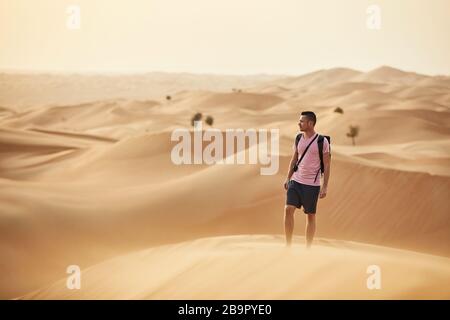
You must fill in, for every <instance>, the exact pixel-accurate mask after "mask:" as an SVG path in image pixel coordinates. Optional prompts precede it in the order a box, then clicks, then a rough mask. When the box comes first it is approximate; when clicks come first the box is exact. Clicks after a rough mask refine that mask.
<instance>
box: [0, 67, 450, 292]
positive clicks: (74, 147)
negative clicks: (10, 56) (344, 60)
mask: <svg viewBox="0 0 450 320" xmlns="http://www.w3.org/2000/svg"><path fill="white" fill-rule="evenodd" d="M85 77H87V78H84V77H83V76H81V75H71V76H66V77H65V76H62V75H52V76H48V75H5V74H3V75H2V76H1V77H0V80H1V81H0V88H1V89H2V90H0V103H2V105H3V106H2V108H1V109H0V239H1V241H0V260H1V261H2V262H3V261H6V262H5V263H3V264H1V265H0V287H1V289H2V290H0V298H14V297H18V296H25V297H26V298H52V297H58V298H80V297H88V298H101V297H105V298H143V297H145V298H166V297H176V298H177V297H187V298H190V297H191V298H200V297H205V298H221V297H225V298H227V297H236V298H247V297H249V298H257V297H260V298H265V297H268V298H269V297H271V298H287V299H294V298H333V297H342V298H355V297H356V298H421V297H430V298H431V297H435V298H448V297H449V290H448V288H445V287H444V288H442V286H440V285H439V284H442V283H446V282H445V279H446V278H448V272H449V269H448V268H449V262H448V257H449V256H450V251H449V248H450V246H449V244H450V218H449V215H448V212H449V210H448V209H449V206H448V194H449V193H448V192H449V190H450V178H449V176H450V167H449V159H450V140H449V134H450V127H449V123H450V121H449V120H450V110H449V109H450V86H449V85H448V81H447V80H448V79H447V77H429V76H425V75H417V74H413V73H407V72H404V71H401V70H395V69H392V68H387V67H382V68H379V69H376V70H374V71H371V72H368V73H361V72H358V71H354V70H349V69H343V68H336V69H331V70H321V71H318V72H316V73H312V74H309V75H305V76H300V77H283V78H274V77H260V78H258V77H250V78H246V79H241V80H239V81H240V82H239V81H238V80H237V79H238V78H235V77H228V76H225V77H224V78H223V79H222V78H221V77H220V76H208V75H184V76H183V77H182V78H181V79H180V80H179V82H176V81H175V80H174V79H176V77H177V76H176V75H174V76H170V75H158V76H155V78H154V79H151V78H152V77H151V75H143V76H141V77H140V76H133V77H131V76H123V78H120V77H119V76H115V77H100V76H96V75H91V76H85ZM161 77H162V78H161ZM383 79H386V81H384V80H383ZM81 80H83V81H84V80H86V81H87V82H86V83H87V84H91V85H92V88H89V89H87V88H86V87H85V86H86V84H82V83H80V81H81ZM171 80H173V81H175V82H171ZM235 80H236V82H234V81H235ZM275 80H276V81H275ZM37 81H39V83H37ZM221 81H222V82H221ZM94 82H95V84H94ZM112 82H114V84H111V83H112ZM191 82H192V83H191ZM61 83H63V84H64V83H65V84H68V87H69V88H71V90H76V92H77V93H78V94H77V97H76V98H75V97H73V95H71V96H70V97H63V96H62V95H63V93H64V92H65V91H64V90H66V89H64V90H62V89H61V88H60V85H59V84H61ZM83 83H84V82H83ZM155 83H157V84H158V85H157V87H156V89H151V90H150V89H149V92H144V91H145V90H143V89H144V88H145V86H147V85H149V84H155ZM69 84H70V85H69ZM243 84H247V85H248V87H247V88H245V89H243V90H242V91H241V92H236V91H235V92H232V90H231V88H239V89H242V88H243V86H241V85H243ZM135 87H138V88H139V89H136V90H135V89H133V88H135ZM5 88H6V89H8V90H9V89H11V90H12V91H5V90H3V89H5ZM49 88H50V89H49ZM58 88H59V89H58ZM74 88H77V89H74ZM212 88H220V90H217V91H214V90H212ZM21 90H22V91H21ZM127 90H130V92H128V91H127ZM19 92H22V93H21V95H20V96H22V95H23V99H19V100H18V101H15V102H14V103H10V104H8V103H5V102H11V101H12V100H13V99H12V97H14V96H16V97H17V96H19ZM126 92H128V93H127V94H123V95H122V93H126ZM158 92H159V93H158ZM163 92H165V94H163ZM167 92H170V94H171V99H170V100H169V99H166V98H165V95H166V94H167ZM25 93H26V94H25ZM155 93H158V94H155ZM338 106H339V107H341V108H342V109H343V110H344V113H343V114H340V113H336V112H334V110H335V108H336V107H338ZM305 109H311V110H313V111H314V112H316V114H317V115H318V118H319V122H318V124H317V127H316V129H317V131H318V132H320V133H324V134H328V135H331V137H332V154H333V157H332V159H333V160H332V169H331V170H332V176H331V180H330V186H329V194H328V195H327V198H325V199H323V200H320V201H319V214H318V216H317V219H318V230H317V234H318V236H319V237H322V240H321V241H319V242H318V246H317V248H316V249H317V250H314V251H313V252H311V253H308V255H309V256H310V257H312V260H311V264H309V265H307V266H305V269H303V270H301V273H299V274H296V273H294V281H293V282H291V283H289V281H287V279H288V278H287V275H288V274H290V272H294V271H295V270H294V269H291V268H293V267H294V266H296V265H300V266H302V265H304V260H305V258H306V253H305V252H304V251H302V250H301V248H300V247H298V248H294V250H293V252H294V253H293V254H288V255H286V253H285V252H283V251H282V250H281V248H279V245H281V244H282V239H281V238H280V237H279V236H270V235H279V234H281V233H282V232H283V224H282V223H283V222H282V220H283V205H284V198H285V193H284V190H283V188H282V183H283V181H284V178H285V174H286V173H285V172H286V168H287V166H288V162H289V159H290V156H291V153H292V143H293V139H294V137H295V135H296V133H297V131H298V128H297V125H296V123H297V119H298V116H299V112H300V111H302V110H305ZM196 112H201V113H203V116H207V115H210V116H213V117H214V124H213V127H214V128H217V129H221V130H224V129H228V128H243V129H248V128H255V129H258V128H265V129H270V128H276V129H279V133H280V150H279V151H280V157H279V170H278V173H277V174H276V175H272V176H262V175H261V174H260V168H261V165H260V164H257V165H253V164H245V165H214V166H208V165H205V164H199V165H182V166H177V165H175V164H174V163H173V162H172V161H171V159H170V153H171V150H172V147H173V146H174V145H175V143H176V142H172V141H171V139H170V138H171V132H172V130H174V129H176V128H189V129H192V127H191V117H192V116H193V115H194V114H195V113H196ZM349 125H358V126H359V127H360V133H359V135H358V136H357V137H356V139H355V141H356V145H355V146H352V140H351V139H350V138H349V137H347V135H346V134H347V132H348V127H349ZM205 128H208V126H207V125H205V124H204V129H205ZM296 217H297V220H296V231H295V232H296V234H297V235H298V234H300V235H301V234H303V229H304V217H303V214H302V213H301V212H300V211H299V214H298V215H296ZM239 234H241V235H249V234H253V235H255V234H265V235H266V236H235V235H239ZM230 235H233V237H227V236H230ZM216 236H223V237H219V238H206V239H201V240H198V241H196V239H199V238H201V237H216ZM325 238H326V239H330V240H325ZM183 241H188V242H183ZM300 241H301V239H300V238H298V242H300ZM353 241H357V242H358V243H353ZM179 242H183V243H179ZM177 243H178V244H177ZM363 243H366V244H363ZM367 243H370V244H372V245H377V246H383V247H374V246H372V245H368V244H367ZM167 244H170V245H167ZM161 245H166V246H162V247H161ZM236 248H237V249H236ZM394 248H396V249H394ZM296 249H298V250H296ZM400 249H401V250H400ZM142 250H144V251H142ZM214 250H217V251H216V253H214ZM402 250H403V251H402ZM404 250H410V251H404ZM411 251H416V252H411ZM418 252H420V253H418ZM438 256H441V257H438ZM349 257H351V261H349V260H348V259H350V258H349ZM113 258H114V259H115V260H109V259H113ZM378 258H379V259H380V261H381V262H380V264H384V265H385V266H386V268H387V270H389V271H386V281H387V282H386V284H387V285H388V287H386V291H384V290H383V292H379V293H376V292H374V291H368V290H367V288H366V287H364V286H362V287H361V283H363V284H364V283H365V282H364V281H365V279H366V276H367V275H366V274H365V268H366V267H367V266H366V265H367V264H368V263H369V262H370V261H372V260H376V259H378ZM157 259H160V260H159V262H158V263H156V262H155V260H157ZM227 259H229V260H227ZM242 259H249V262H248V265H247V264H246V265H243V266H240V265H239V264H238V261H242ZM174 261H176V262H177V264H175V265H174V263H173V262H174ZM221 261H225V262H224V263H225V264H224V265H222V264H221ZM288 262H293V263H288ZM370 263H372V262H370ZM70 264H78V265H80V266H81V267H82V268H83V269H86V270H85V271H84V272H83V274H85V275H86V279H88V280H89V281H88V282H87V283H86V286H87V287H86V291H80V292H67V291H61V285H62V284H63V282H57V283H55V281H57V280H58V279H62V278H64V277H65V270H66V267H67V266H68V265H70ZM261 265H264V266H266V267H267V268H266V269H261V268H260V267H259V266H261ZM167 266H170V267H167ZM332 266H336V268H335V269H333V268H331V267H332ZM166 267H167V268H166ZM224 267H226V268H225V269H222V268H224ZM241 267H242V268H241ZM116 268H117V269H116ZM127 268H130V269H129V270H132V269H134V268H135V269H136V270H137V271H136V273H135V278H133V277H130V278H127V279H123V278H121V276H117V277H116V278H114V277H113V281H112V282H110V279H111V277H112V276H111V275H110V274H109V273H108V272H109V271H107V270H116V271H117V273H118V274H130V273H131V274H133V273H132V272H129V271H127ZM255 268H256V270H258V271H257V272H256V273H252V270H254V269H255ZM361 268H362V269H361ZM383 268H384V267H383ZM404 268H407V270H408V271H409V270H411V275H412V279H413V280H411V279H410V280H404V278H399V277H398V276H397V275H398V274H403V273H404V272H401V270H403V269H404ZM147 269H148V270H153V271H152V272H149V273H148V275H147V274H146V277H147V278H146V279H148V280H149V281H140V280H139V279H141V277H142V273H143V272H144V271H143V270H147ZM208 270H210V271H208ZM222 270H232V271H234V273H230V275H229V276H228V275H226V276H224V277H223V278H218V279H216V280H215V281H216V282H214V280H213V277H214V275H217V273H219V272H222ZM324 270H335V271H330V272H329V273H328V272H327V273H326V275H325V276H324V277H325V278H323V279H324V280H320V281H314V279H315V278H317V276H316V275H317V274H319V273H320V274H323V273H325V271H324ZM361 270H362V271H361ZM103 271H105V274H104V276H102V274H103ZM157 271H158V272H157ZM358 272H362V273H361V274H360V276H356V274H358ZM178 274H181V275H185V277H180V276H178ZM200 274H202V275H204V278H205V279H206V280H205V283H203V282H200V283H199V282H198V279H201V278H200V277H199V275H200ZM233 274H234V275H236V278H235V277H233ZM424 275H432V276H430V277H428V278H425V277H424ZM246 277H247V278H248V281H240V280H242V279H243V278H246ZM321 277H322V276H321ZM196 278H197V280H195V279H196ZM182 279H185V280H182ZM239 279H240V280H239ZM261 279H271V280H270V281H268V282H262V281H260V280H261ZM238 280H239V281H238ZM278 280H280V281H278ZM325 280H326V281H325ZM125 281H126V282H128V281H131V283H132V284H133V285H130V286H129V287H126V282H125ZM183 281H185V282H183ZM206 281H207V282H206ZM52 283H55V284H53V285H52ZM128 283H130V282H128ZM177 283H178V284H180V286H179V288H180V289H179V290H176V287H177ZM207 283H208V284H207ZM347 283H348V286H347V285H346V284H347ZM214 284H216V285H220V286H223V287H224V288H225V290H224V291H223V292H222V293H217V292H215V291H214V290H213V288H214V287H213V285H214ZM342 284H345V285H344V288H345V289H347V291H345V292H340V291H339V290H337V289H336V288H338V286H341V285H342ZM233 285H235V287H236V291H234V292H232V291H231V290H232V286H233ZM266 286H270V287H271V288H277V289H276V290H275V291H270V292H272V294H273V295H272V296H266V295H265V292H268V291H267V290H264V288H266ZM299 287H300V288H306V289H305V290H298V288H299ZM40 288H41V289H40ZM42 288H46V289H42ZM181 288H183V290H184V291H183V290H181ZM255 288H257V290H253V291H249V290H250V289H255ZM36 290H38V291H36ZM33 291H35V293H33V294H31V295H26V294H27V293H30V292H33ZM255 291H258V293H255ZM186 292H188V293H189V296H183V294H184V293H186ZM249 292H252V294H253V293H254V294H255V295H253V296H250V293H249ZM425 292H426V294H425ZM209 293H210V294H211V295H209V296H207V294H209ZM233 294H235V295H236V296H233Z"/></svg>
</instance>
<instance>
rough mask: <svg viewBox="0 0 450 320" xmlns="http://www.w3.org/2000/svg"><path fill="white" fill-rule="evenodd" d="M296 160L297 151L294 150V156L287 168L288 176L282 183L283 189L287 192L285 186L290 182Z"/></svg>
mask: <svg viewBox="0 0 450 320" xmlns="http://www.w3.org/2000/svg"><path fill="white" fill-rule="evenodd" d="M297 160H298V151H297V150H295V152H294V154H293V155H292V158H291V161H290V162H289V168H288V174H287V177H286V181H285V182H284V188H285V189H286V190H287V184H288V183H289V181H290V180H291V177H292V175H293V174H294V165H295V164H297Z"/></svg>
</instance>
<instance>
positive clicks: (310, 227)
mask: <svg viewBox="0 0 450 320" xmlns="http://www.w3.org/2000/svg"><path fill="white" fill-rule="evenodd" d="M306 217H307V218H306V231H305V233H306V248H308V249H309V248H311V245H312V242H313V239H314V233H315V232H316V215H315V214H313V213H309V214H306Z"/></svg>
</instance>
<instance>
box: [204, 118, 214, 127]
mask: <svg viewBox="0 0 450 320" xmlns="http://www.w3.org/2000/svg"><path fill="white" fill-rule="evenodd" d="M205 122H206V123H207V124H208V125H210V126H212V125H213V123H214V119H213V117H211V116H207V117H206V119H205Z"/></svg>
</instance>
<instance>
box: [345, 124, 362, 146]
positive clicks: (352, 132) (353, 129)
mask: <svg viewBox="0 0 450 320" xmlns="http://www.w3.org/2000/svg"><path fill="white" fill-rule="evenodd" d="M348 128H349V132H348V133H347V137H349V138H352V144H353V145H355V138H356V137H357V136H358V134H359V127H358V126H349V127H348Z"/></svg>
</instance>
